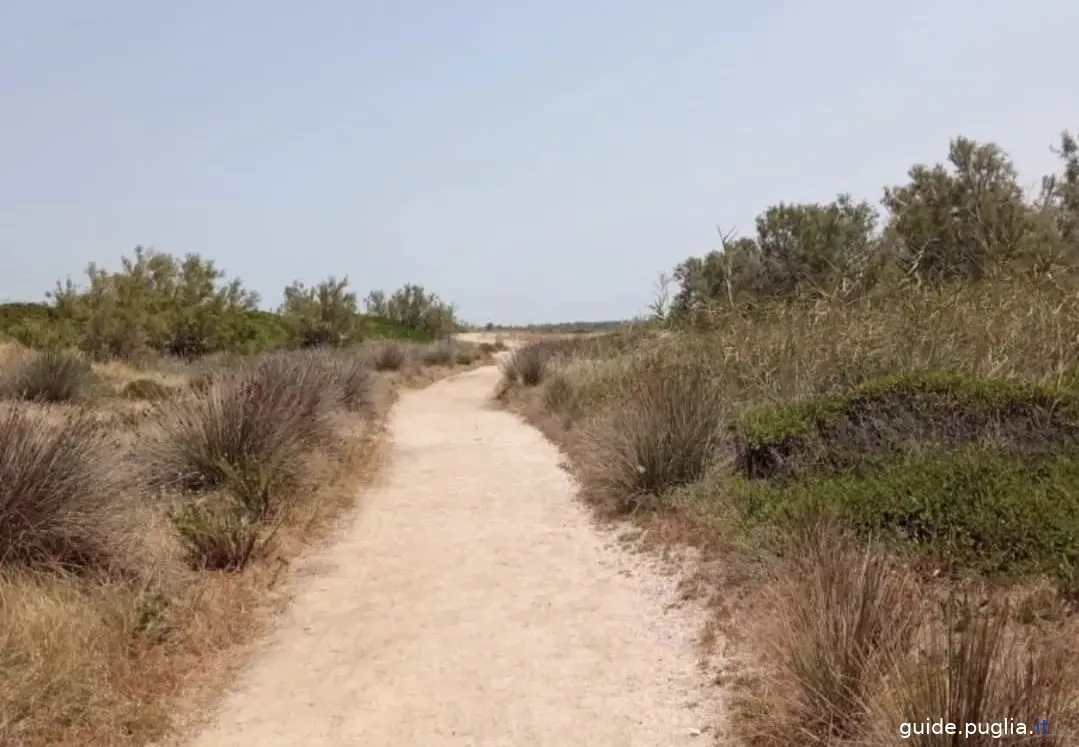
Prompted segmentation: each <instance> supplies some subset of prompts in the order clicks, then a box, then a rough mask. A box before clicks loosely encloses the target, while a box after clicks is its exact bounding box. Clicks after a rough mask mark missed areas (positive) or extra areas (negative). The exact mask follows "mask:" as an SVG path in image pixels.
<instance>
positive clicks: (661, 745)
mask: <svg viewBox="0 0 1079 747" xmlns="http://www.w3.org/2000/svg"><path fill="white" fill-rule="evenodd" d="M496 378H497V371H496V369H494V368H493V367H487V368H483V369H479V370H476V371H473V372H470V373H467V374H464V375H461V376H458V377H456V378H454V379H451V380H448V381H443V382H440V383H438V384H435V385H434V386H431V387H429V388H427V389H425V390H422V391H419V392H409V393H406V394H404V395H403V397H402V399H401V401H400V403H399V404H398V406H397V409H396V412H395V414H394V418H393V422H392V429H393V434H394V441H395V446H394V453H393V463H392V466H391V467H390V468H389V469H388V474H387V476H386V478H385V479H384V480H383V481H382V483H381V484H380V485H379V486H377V487H376V488H374V489H373V490H372V491H370V492H369V494H368V495H367V496H365V498H364V500H363V505H362V508H361V509H360V510H359V511H358V512H357V516H356V518H355V520H354V521H352V522H351V523H350V524H349V525H348V526H345V527H343V528H342V529H341V532H340V536H339V538H338V539H337V540H336V541H335V543H334V544H333V545H332V546H330V547H327V548H326V549H325V550H323V551H320V552H317V553H315V554H314V555H313V556H312V557H311V558H310V560H309V561H308V567H307V568H306V569H305V570H304V571H303V572H302V573H301V577H300V578H298V579H297V593H296V597H295V599H294V600H293V603H292V605H291V607H290V608H289V611H288V612H286V613H285V614H284V615H283V616H282V618H281V620H280V621H279V624H278V625H277V627H276V629H275V631H274V632H273V633H272V634H271V635H270V636H269V637H268V638H267V640H266V641H265V643H264V645H263V647H262V648H263V650H261V651H259V652H258V653H257V654H256V656H255V658H254V661H253V664H252V666H251V667H250V668H249V669H248V670H247V671H246V672H245V673H244V674H243V675H242V676H241V678H240V681H239V682H238V683H237V686H236V689H235V691H234V692H233V693H231V694H230V695H228V696H227V697H226V698H225V699H224V702H223V703H222V704H221V709H220V712H219V713H218V714H217V715H216V716H215V717H214V718H213V719H212V721H211V722H210V723H209V725H208V727H207V728H206V729H205V730H204V731H203V732H202V733H201V734H200V735H198V736H197V737H196V738H195V739H194V740H193V741H192V742H191V743H190V744H191V747H232V746H233V745H235V746H236V747H239V746H240V745H242V746H243V747H251V745H258V747H284V746H285V745H288V746H289V747H293V746H295V747H319V746H321V745H325V746H327V747H331V746H332V747H344V746H345V745H357V746H359V745H363V746H364V747H383V746H385V747H391V746H392V747H440V746H441V745H446V746H447V747H452V746H458V745H459V746H460V747H466V746H467V747H489V746H493V745H500V746H503V745H504V746H505V747H529V746H531V745H549V746H550V747H585V746H587V745H596V746H597V747H599V746H600V745H602V746H603V747H618V746H622V745H626V746H637V745H641V746H642V747H643V746H645V745H647V746H648V747H678V746H679V745H683V744H708V743H710V737H709V736H708V735H707V724H708V722H709V721H710V719H709V714H708V713H707V712H706V710H704V709H706V706H704V705H695V704H696V703H707V702H708V701H709V700H712V699H713V698H709V697H708V696H707V695H705V694H702V689H701V686H700V679H701V677H702V675H701V674H700V671H699V670H698V668H697V666H696V664H697V657H696V655H695V653H694V648H693V637H694V634H695V632H696V630H697V625H698V623H699V618H697V617H696V616H695V615H694V613H691V612H689V611H682V610H678V609H674V610H669V611H667V612H665V611H664V610H665V608H667V607H668V605H669V603H670V602H672V601H674V599H675V598H676V597H675V594H674V590H673V586H674V581H673V580H672V579H671V578H667V577H663V576H662V575H660V574H659V573H658V572H657V571H656V570H655V569H653V568H652V567H650V566H647V565H646V564H645V561H644V560H643V559H642V558H640V557H636V556H630V555H627V554H625V553H624V552H623V551H621V550H620V549H619V548H618V547H617V546H616V545H617V543H616V541H615V540H613V539H612V538H610V537H609V536H607V535H606V534H605V533H603V532H600V531H598V530H596V529H595V528H594V527H593V526H592V525H591V523H590V521H589V518H588V515H587V512H586V510H585V509H584V508H583V507H582V506H580V505H579V504H578V503H577V502H576V501H575V499H574V497H573V489H572V484H571V482H570V481H569V479H568V478H567V477H566V475H565V473H564V472H563V471H562V470H561V469H559V467H558V461H559V457H558V453H557V451H556V450H555V448H554V447H553V446H552V445H551V444H550V443H548V442H547V441H546V440H544V439H543V438H542V437H541V436H540V435H539V433H538V432H537V431H535V430H533V429H531V428H529V427H527V426H526V425H524V424H523V423H521V422H519V421H518V420H517V419H516V418H514V417H513V416H511V415H508V414H506V413H503V412H497V411H493V410H490V409H489V408H488V407H487V405H486V402H487V398H488V396H489V394H490V392H491V390H492V388H493V386H494V384H495V381H496ZM702 727H704V728H705V729H706V734H704V735H701V734H700V733H699V730H700V729H701V728H702Z"/></svg>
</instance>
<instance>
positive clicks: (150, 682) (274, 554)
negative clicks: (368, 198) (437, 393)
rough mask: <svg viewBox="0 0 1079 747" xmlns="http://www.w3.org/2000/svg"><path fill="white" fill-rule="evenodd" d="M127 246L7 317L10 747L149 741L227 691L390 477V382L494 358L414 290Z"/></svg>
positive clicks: (3, 575) (3, 322)
mask: <svg viewBox="0 0 1079 747" xmlns="http://www.w3.org/2000/svg"><path fill="white" fill-rule="evenodd" d="M367 309H368V313H360V312H359V311H358V309H357V301H356V297H355V295H354V294H352V293H350V292H349V291H348V287H347V282H346V281H340V280H334V279H330V280H328V281H326V282H324V283H321V284H319V285H317V286H315V287H314V288H305V287H304V286H302V285H300V284H296V285H293V286H292V287H290V288H289V289H288V290H287V291H286V293H285V301H284V303H283V305H282V307H281V308H280V309H279V310H277V311H275V312H268V311H261V310H259V309H258V307H257V297H256V296H255V294H253V293H250V292H248V291H246V290H245V289H244V288H243V286H242V285H241V284H240V283H239V281H226V280H225V278H224V277H223V275H222V274H221V273H220V272H218V271H217V270H216V269H215V268H214V267H213V264H212V263H210V262H208V261H206V260H203V259H202V258H199V257H197V256H189V257H186V258H183V259H177V258H174V257H171V256H169V255H165V254H160V253H155V252H149V251H143V250H137V251H136V253H135V256H134V257H132V258H126V259H125V260H124V261H123V265H122V269H121V270H120V271H118V272H112V273H110V272H105V271H103V270H100V269H97V268H94V267H91V268H90V271H89V282H88V284H87V285H86V286H84V287H77V286H75V285H72V284H66V285H62V286H58V288H57V290H56V292H55V293H53V294H52V295H51V297H50V299H49V301H48V302H47V303H42V304H27V303H21V304H5V305H3V306H0V330H2V332H3V333H4V335H5V336H6V341H2V342H0V744H3V745H11V746H12V747H23V746H26V747H30V746H37V745H71V746H72V747H76V746H78V747H82V746H84V745H136V744H146V743H148V742H150V741H152V740H154V739H157V738H159V737H161V736H162V735H163V734H165V733H166V732H167V731H168V730H169V728H170V726H171V725H172V723H173V721H174V718H175V716H176V714H177V713H178V712H179V711H182V708H181V705H183V704H187V703H189V702H191V701H197V700H199V699H200V698H201V697H202V696H203V695H205V694H207V693H209V692H211V691H212V690H214V689H215V687H216V686H217V685H219V684H220V682H221V677H222V676H223V673H225V672H226V671H228V669H229V668H230V667H231V665H232V663H233V659H234V658H235V657H233V656H232V655H231V654H232V652H233V651H235V650H236V649H235V647H236V644H238V643H241V642H243V641H245V640H249V639H250V637H251V636H252V634H253V633H254V632H255V631H256V630H258V628H259V624H260V621H261V620H262V619H263V618H264V614H263V613H264V612H265V611H267V610H270V609H272V608H274V607H275V606H276V605H277V604H279V603H280V602H281V601H283V595H282V592H281V589H282V585H281V583H280V580H281V578H282V577H283V576H284V574H285V573H286V572H287V568H288V565H289V562H290V560H291V559H292V558H294V557H295V556H296V554H297V553H298V552H299V551H300V550H301V549H302V548H303V547H305V546H306V545H308V544H309V543H310V542H311V541H312V540H314V539H316V538H317V537H319V536H320V534H321V533H322V532H323V531H324V530H325V529H326V528H327V527H328V526H329V525H330V524H331V522H332V521H333V519H334V518H335V517H336V516H338V515H339V514H340V512H341V511H342V510H343V509H345V508H347V507H349V506H351V505H352V504H353V503H354V502H355V500H356V499H357V495H358V493H359V491H360V490H361V489H362V487H363V486H364V485H365V484H366V483H368V482H369V481H370V480H371V478H372V477H373V476H374V474H375V472H376V471H377V469H378V468H379V465H380V464H381V463H382V460H383V456H384V453H385V450H384V448H383V435H384V432H385V421H386V416H387V413H388V411H389V408H390V406H391V405H392V403H393V401H394V398H395V396H396V393H397V391H398V389H399V388H400V387H402V386H421V385H423V384H425V383H428V382H430V381H433V380H435V379H437V378H439V377H443V376H446V375H448V374H449V373H452V372H453V371H459V370H462V367H468V366H472V365H477V364H479V363H482V362H484V361H489V360H490V350H489V349H486V350H481V349H480V347H479V346H477V345H474V344H467V343H458V342H454V341H451V340H450V339H449V338H448V337H447V335H448V334H449V333H451V332H453V331H454V330H455V329H456V328H457V322H456V320H455V318H454V312H453V307H452V306H450V305H448V304H444V303H443V302H441V301H440V300H439V299H438V297H437V296H433V295H431V294H428V293H426V292H425V291H424V290H423V289H422V288H419V287H418V286H406V288H404V289H402V290H401V291H398V292H397V293H394V294H392V295H391V296H390V297H389V298H385V297H384V295H383V294H379V293H375V294H372V296H371V297H369V299H368V303H367Z"/></svg>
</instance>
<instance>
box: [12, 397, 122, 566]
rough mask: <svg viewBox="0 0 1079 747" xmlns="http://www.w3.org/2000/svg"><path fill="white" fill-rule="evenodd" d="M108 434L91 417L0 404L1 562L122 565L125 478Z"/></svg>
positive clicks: (37, 564)
mask: <svg viewBox="0 0 1079 747" xmlns="http://www.w3.org/2000/svg"><path fill="white" fill-rule="evenodd" d="M106 435H107V434H106V432H105V431H104V429H103V428H102V427H101V426H100V425H99V424H98V423H96V422H95V421H93V420H92V419H90V418H88V417H84V416H71V417H66V418H64V419H63V420H62V421H60V422H50V421H48V420H46V419H45V418H44V417H43V416H41V415H39V414H35V413H33V412H32V411H29V410H26V409H22V408H20V407H17V406H11V405H3V406H0V548H3V550H2V552H0V565H18V566H27V567H31V568H43V567H50V566H53V565H57V566H60V567H63V568H69V569H83V568H113V569H119V568H121V567H122V566H123V565H124V556H123V552H124V549H125V546H124V542H125V539H126V538H125V536H124V534H123V532H124V531H125V526H126V524H125V515H124V511H123V507H122V504H121V503H120V502H119V501H120V493H121V491H122V490H123V489H124V488H125V487H126V486H125V478H124V472H123V470H122V469H121V465H119V464H118V463H117V460H116V459H114V458H113V455H112V453H110V452H109V450H108V447H107V445H106V441H105V439H106Z"/></svg>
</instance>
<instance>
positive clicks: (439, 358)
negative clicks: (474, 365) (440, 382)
mask: <svg viewBox="0 0 1079 747" xmlns="http://www.w3.org/2000/svg"><path fill="white" fill-rule="evenodd" d="M422 360H423V362H424V364H425V365H428V366H452V365H453V364H454V363H456V361H457V349H456V347H455V346H454V344H453V343H452V342H449V341H447V340H440V341H438V342H435V343H431V344H430V345H427V346H426V347H425V348H424V349H423V357H422Z"/></svg>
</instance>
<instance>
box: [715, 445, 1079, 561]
mask: <svg viewBox="0 0 1079 747" xmlns="http://www.w3.org/2000/svg"><path fill="white" fill-rule="evenodd" d="M1077 481H1079V459H1077V458H1076V454H1075V453H1071V454H1059V455H1042V456H1038V457H1034V458H1029V459H1021V458H1017V457H1016V455H1015V454H1014V453H1012V452H1009V451H1006V450H1000V449H993V448H987V447H984V446H982V445H970V446H966V447H962V448H960V449H956V450H951V451H948V452H946V453H928V454H924V455H921V456H910V457H907V458H901V459H898V460H895V461H892V462H888V463H887V464H885V465H883V466H882V468H880V469H878V470H875V471H872V472H868V473H863V474H859V475H852V474H844V475H828V476H823V477H815V478H811V479H807V480H803V481H798V482H795V483H792V484H789V485H784V486H774V485H768V484H766V483H761V482H754V483H750V482H738V481H732V482H730V484H729V485H728V487H727V489H728V490H729V491H730V493H729V494H731V495H737V496H738V500H739V501H740V502H741V503H742V504H743V505H744V506H745V507H746V508H747V518H748V519H749V520H750V521H751V522H760V521H768V522H770V523H778V524H781V525H784V526H788V527H791V526H796V525H798V524H800V523H803V522H805V521H806V520H807V519H808V517H810V516H819V515H820V514H821V513H822V512H823V513H825V514H827V515H831V516H833V517H835V518H836V519H838V520H840V521H841V522H843V523H844V525H846V526H851V527H853V528H855V529H857V530H858V531H859V532H861V533H862V534H863V535H865V536H876V537H881V538H882V539H888V540H892V541H895V542H898V543H900V544H902V545H904V546H907V547H909V548H911V549H913V550H915V551H917V552H918V553H921V554H924V555H926V556H927V557H928V558H930V559H932V560H934V561H936V562H940V563H943V564H944V565H945V566H946V567H951V568H958V569H974V570H978V571H982V572H988V573H999V572H1004V573H1017V572H1026V573H1029V572H1043V573H1061V572H1064V571H1067V570H1069V569H1071V568H1072V567H1074V566H1075V565H1076V563H1079V499H1077V494H1076V492H1075V490H1074V485H1075V484H1076V482H1077Z"/></svg>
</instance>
